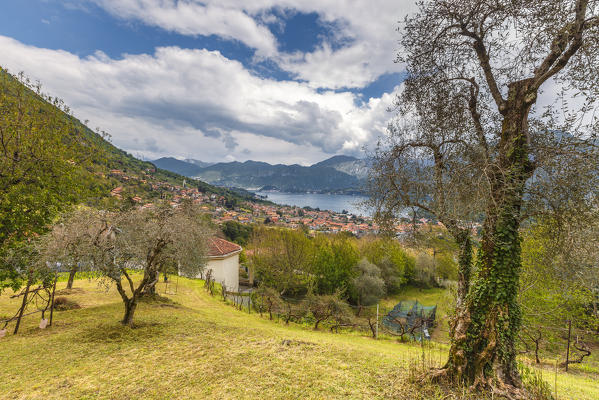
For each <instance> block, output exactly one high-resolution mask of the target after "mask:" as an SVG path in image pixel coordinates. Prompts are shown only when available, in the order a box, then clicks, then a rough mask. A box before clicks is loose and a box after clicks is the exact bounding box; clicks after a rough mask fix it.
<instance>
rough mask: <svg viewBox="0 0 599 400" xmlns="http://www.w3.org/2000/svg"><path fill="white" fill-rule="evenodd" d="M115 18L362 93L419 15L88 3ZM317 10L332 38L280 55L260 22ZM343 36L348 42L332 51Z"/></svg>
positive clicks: (391, 10) (396, 10) (354, 6)
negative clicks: (217, 40)
mask: <svg viewBox="0 0 599 400" xmlns="http://www.w3.org/2000/svg"><path fill="white" fill-rule="evenodd" d="M88 1H93V2H95V3H96V4H98V5H100V6H101V7H103V8H105V9H106V10H107V11H109V12H110V13H112V14H113V15H115V16H118V17H120V18H125V19H135V20H140V21H143V22H144V23H146V24H148V25H153V26H158V27H161V28H163V29H166V30H169V31H175V32H178V33H181V34H184V35H217V36H220V37H223V38H226V39H235V40H239V41H241V42H242V43H244V44H246V45H247V46H249V47H251V48H254V49H256V50H257V56H258V57H259V58H263V57H268V58H270V59H272V60H274V61H275V62H277V63H278V64H279V66H280V67H281V68H282V69H284V70H286V71H288V72H291V73H293V74H294V76H295V77H297V78H298V79H301V80H305V81H307V82H309V83H310V86H312V87H320V88H330V89H338V88H345V87H348V88H359V87H363V86H365V85H366V84H368V83H370V82H372V81H374V80H376V78H377V77H379V76H380V75H382V74H384V73H388V72H399V71H398V69H399V68H398V66H397V65H395V64H394V63H393V60H394V58H395V54H396V53H397V50H398V45H397V42H398V40H399V38H400V37H399V34H398V33H397V32H396V28H397V27H398V21H400V20H402V19H403V18H404V17H405V15H407V14H408V13H411V12H413V11H415V1H414V0H399V1H391V0H375V1H372V0H361V1H352V0H343V1H342V0H253V1H247V0H202V1H199V0H179V1H175V0H88ZM274 9H278V10H294V11H299V12H303V13H312V12H315V13H317V14H318V15H319V17H320V19H321V20H322V21H323V22H326V23H331V24H333V26H334V27H335V32H334V36H335V37H334V38H333V39H331V40H330V42H332V43H329V42H327V41H325V42H323V43H321V44H319V45H318V46H317V48H316V49H315V50H314V51H313V52H310V53H294V54H287V53H283V52H279V51H277V41H276V38H275V37H274V36H273V34H272V32H270V30H269V29H268V28H267V27H266V26H265V25H263V23H266V22H270V23H272V22H273V21H278V18H277V17H276V16H275V15H274V13H273V12H272V10H274ZM338 39H346V40H347V41H348V42H349V43H348V44H346V45H343V46H341V47H338V46H335V44H337V41H338Z"/></svg>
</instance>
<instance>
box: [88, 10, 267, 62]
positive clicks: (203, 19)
mask: <svg viewBox="0 0 599 400" xmlns="http://www.w3.org/2000/svg"><path fill="white" fill-rule="evenodd" d="M91 1H93V2H95V3H96V4H97V5H99V6H101V7H103V8H104V9H105V10H107V11H108V12H110V13H111V14H112V15H114V16H116V17H119V18H123V19H138V20H141V21H143V22H144V23H146V24H148V25H154V26H158V27H161V28H163V29H165V30H168V31H172V32H177V33H180V34H183V35H192V36H194V35H217V36H220V37H223V38H225V39H235V40H239V41H241V42H243V43H245V44H246V45H248V46H249V47H252V48H254V49H256V50H257V51H258V55H260V56H272V55H274V54H275V52H276V47H277V44H276V39H275V38H274V36H273V35H272V33H271V32H270V31H269V30H268V28H267V27H265V26H264V25H262V24H259V23H258V22H257V21H256V20H254V19H253V18H252V17H251V16H249V15H247V14H246V13H245V12H244V11H243V9H241V8H231V7H221V6H219V3H218V2H215V3H214V4H207V5H205V4H204V3H202V2H199V1H172V0H91Z"/></svg>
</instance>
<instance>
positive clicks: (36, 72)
mask: <svg viewBox="0 0 599 400" xmlns="http://www.w3.org/2000/svg"><path fill="white" fill-rule="evenodd" d="M344 3H345V4H344ZM412 9H413V4H412V2H411V1H405V2H401V1H399V2H398V1H383V0H376V1H373V2H372V1H347V2H343V1H339V0H337V1H327V0H320V1H311V0H284V1H272V0H255V1H252V2H248V1H244V0H218V1H212V0H205V1H202V2H199V1H195V0H185V1H183V0H179V1H176V0H62V1H59V0H19V1H11V2H8V4H4V5H3V12H2V13H1V14H0V46H2V49H3V52H2V53H0V65H2V66H3V67H5V68H8V69H9V70H10V71H11V72H18V71H24V72H25V73H26V74H27V75H29V76H30V77H32V78H33V79H38V80H40V81H41V82H42V84H43V85H44V87H45V89H46V91H48V92H50V94H52V95H57V96H59V97H61V98H63V99H64V100H65V101H66V102H67V103H68V104H69V105H70V106H71V107H72V109H73V110H74V113H75V116H77V117H79V118H80V119H82V120H89V121H90V122H89V125H90V127H92V128H93V127H96V126H98V127H100V128H102V129H104V130H106V131H108V132H109V133H111V135H112V138H113V139H112V140H113V142H114V144H116V145H117V146H119V147H121V148H123V149H125V150H127V151H129V152H130V153H132V154H134V155H137V156H140V157H143V158H146V159H154V158H157V157H161V156H175V157H178V158H196V159H200V160H204V161H230V160H239V161H244V160H246V159H254V160H261V161H267V162H283V163H301V164H310V163H313V162H316V161H320V160H321V159H323V158H326V157H329V156H331V155H334V154H350V155H357V156H360V155H361V154H362V151H363V148H364V146H369V145H370V146H371V147H372V144H373V143H374V142H375V141H376V138H377V137H378V136H379V135H380V134H381V133H382V132H383V131H384V129H385V127H386V124H387V121H388V120H389V119H390V118H391V117H392V116H393V115H392V114H390V113H389V112H388V111H387V108H388V107H389V106H390V105H391V102H392V100H393V96H394V93H395V92H396V91H397V90H398V87H399V85H400V83H401V79H402V76H403V74H402V70H401V66H400V65H397V64H394V63H393V59H394V58H395V55H396V53H397V42H398V40H399V36H398V33H397V32H396V31H395V29H396V28H397V21H399V20H400V19H402V18H403V17H404V16H405V15H406V13H408V12H410V11H412Z"/></svg>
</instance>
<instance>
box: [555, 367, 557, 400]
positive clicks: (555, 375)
mask: <svg viewBox="0 0 599 400" xmlns="http://www.w3.org/2000/svg"><path fill="white" fill-rule="evenodd" d="M555 398H556V399H557V358H556V359H555Z"/></svg>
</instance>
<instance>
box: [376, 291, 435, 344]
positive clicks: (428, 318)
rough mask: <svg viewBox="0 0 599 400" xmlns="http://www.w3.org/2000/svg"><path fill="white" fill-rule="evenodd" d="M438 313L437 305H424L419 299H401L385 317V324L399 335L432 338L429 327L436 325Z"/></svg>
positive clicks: (413, 337)
mask: <svg viewBox="0 0 599 400" xmlns="http://www.w3.org/2000/svg"><path fill="white" fill-rule="evenodd" d="M436 314H437V306H436V305H435V306H423V305H422V304H420V302H418V301H417V300H405V301H400V302H399V303H397V305H396V306H395V307H393V309H392V310H391V311H389V313H388V314H387V315H385V316H384V317H383V325H385V327H387V329H389V330H390V331H391V332H392V333H395V334H397V335H408V336H410V337H411V338H412V339H418V340H420V339H421V338H423V337H424V339H430V335H429V331H428V329H429V328H430V327H432V326H433V325H434V323H435V318H436Z"/></svg>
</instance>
